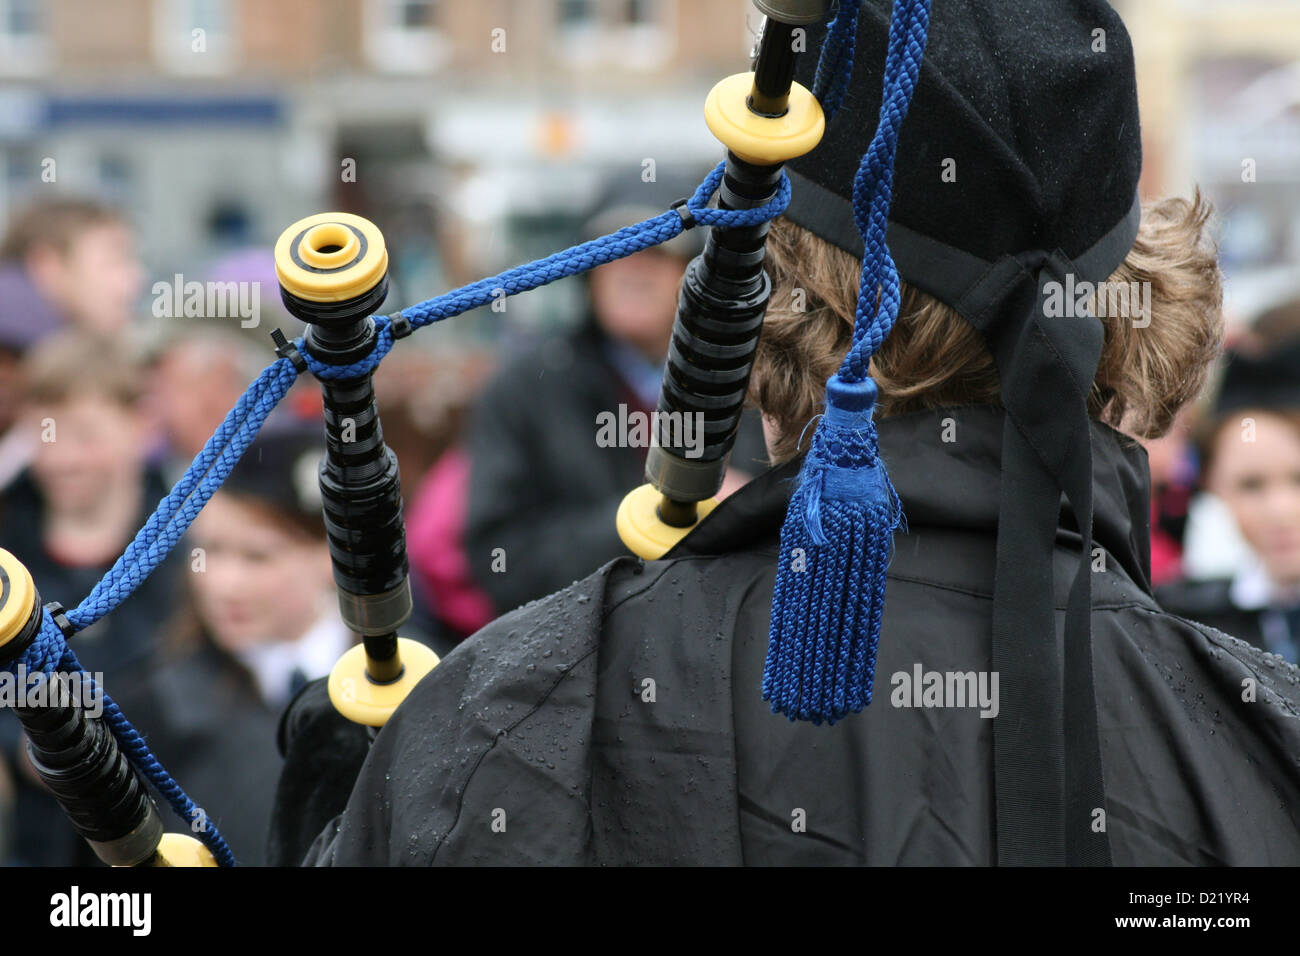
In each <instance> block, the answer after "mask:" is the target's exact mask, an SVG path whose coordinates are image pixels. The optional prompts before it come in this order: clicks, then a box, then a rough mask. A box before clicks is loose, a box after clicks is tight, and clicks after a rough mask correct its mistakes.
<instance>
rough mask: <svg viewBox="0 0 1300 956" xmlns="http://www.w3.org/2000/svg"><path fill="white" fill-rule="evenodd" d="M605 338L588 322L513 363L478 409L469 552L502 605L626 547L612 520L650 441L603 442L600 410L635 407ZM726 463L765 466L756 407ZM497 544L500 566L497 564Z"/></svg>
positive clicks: (539, 592) (639, 472)
mask: <svg viewBox="0 0 1300 956" xmlns="http://www.w3.org/2000/svg"><path fill="white" fill-rule="evenodd" d="M604 342H605V337H604V334H603V333H602V332H601V331H600V329H599V328H598V327H597V326H596V324H595V320H594V319H589V320H588V321H587V323H586V324H585V325H584V326H583V327H581V328H580V329H578V330H577V331H575V332H572V333H570V334H569V335H567V336H564V337H562V338H557V339H553V340H551V341H550V342H549V343H548V344H546V345H545V346H543V347H541V348H538V349H535V350H533V351H530V352H528V353H527V354H524V355H521V356H519V357H517V358H516V359H514V360H513V361H512V362H510V363H509V364H507V365H506V367H505V368H503V369H502V370H501V371H500V373H499V374H498V375H497V376H496V377H495V378H494V379H493V381H492V382H491V383H490V384H489V385H488V387H487V389H486V390H485V391H484V394H483V396H482V397H481V399H480V401H479V403H478V407H477V408H476V410H475V414H474V422H473V427H471V428H470V429H469V431H468V435H469V443H468V449H469V455H470V461H471V468H470V492H469V509H468V515H467V517H466V526H465V550H466V552H467V555H468V557H469V562H470V568H471V570H472V572H473V574H474V578H475V581H476V582H477V583H478V585H479V587H481V588H482V589H483V590H484V591H486V592H487V593H488V595H489V596H490V597H491V598H492V602H493V603H494V604H495V605H496V609H497V611H498V613H500V612H504V611H509V610H511V609H512V608H515V607H518V606H519V605H520V604H523V603H524V602H526V601H531V600H533V599H535V598H539V597H542V596H543V595H546V594H550V593H551V592H552V591H555V590H558V589H559V588H562V587H565V586H567V585H569V584H571V583H572V582H574V581H576V580H577V579H579V578H582V577H585V576H586V575H588V574H590V573H591V572H592V571H594V570H596V569H597V568H598V567H600V566H601V565H602V564H604V563H605V562H606V561H609V560H610V559H612V558H615V557H617V556H618V555H620V554H623V553H625V551H626V549H625V548H624V547H623V545H622V542H620V541H619V538H618V533H617V532H616V531H615V530H614V522H613V520H612V519H611V516H612V515H613V514H614V513H615V512H616V511H617V510H618V505H619V502H621V501H622V500H623V496H624V495H626V494H627V493H628V492H629V491H631V490H632V489H633V488H635V487H636V486H637V485H640V484H642V483H643V482H644V481H645V477H644V469H645V458H646V449H644V448H630V447H629V448H602V447H600V446H598V445H597V444H596V435H597V416H598V415H600V414H601V413H602V412H612V413H614V414H617V413H618V407H619V405H621V404H623V405H627V406H628V407H629V409H640V404H639V400H638V399H637V398H636V396H635V395H634V394H633V393H632V391H631V390H630V389H629V388H628V386H627V385H625V384H624V383H623V381H622V379H621V378H620V376H619V374H618V372H617V371H616V370H615V368H614V366H613V364H612V363H611V362H610V360H609V358H608V357H607V356H606V354H605V349H604ZM641 410H642V411H650V409H641ZM760 458H761V459H762V461H759V459H760ZM731 463H732V464H733V465H734V466H735V467H737V468H740V469H742V470H744V471H747V472H749V473H750V474H758V473H759V472H760V471H763V470H764V469H765V468H766V467H767V465H766V455H765V451H764V450H763V437H762V426H761V425H760V423H759V420H758V418H757V416H756V415H755V414H752V413H750V414H747V415H746V417H745V420H744V422H743V424H742V426H741V430H740V434H739V435H738V437H737V443H736V448H735V451H734V452H733V454H732V457H731ZM497 549H501V552H502V553H503V554H504V558H505V570H504V571H502V570H501V566H500V564H497V565H496V566H495V568H494V564H493V559H494V555H495V554H496V553H497Z"/></svg>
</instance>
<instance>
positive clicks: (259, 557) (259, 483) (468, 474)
mask: <svg viewBox="0 0 1300 956" xmlns="http://www.w3.org/2000/svg"><path fill="white" fill-rule="evenodd" d="M694 181H697V180H693V181H692V182H691V183H689V184H688V183H686V182H685V181H683V182H681V183H677V182H665V183H663V184H661V185H660V186H658V187H656V188H646V184H644V183H642V182H640V180H639V179H637V180H636V181H635V182H633V183H631V184H629V185H628V186H624V187H620V186H619V185H618V184H617V183H616V182H615V181H613V180H611V182H610V186H609V188H608V189H607V190H606V191H605V193H604V194H603V195H601V196H600V198H599V200H598V202H597V203H595V204H594V206H593V212H592V213H591V214H590V215H588V216H587V217H586V219H585V221H584V223H583V228H584V230H585V235H582V236H575V237H574V239H575V240H578V239H582V238H591V237H594V236H597V235H601V234H604V233H607V232H610V231H612V230H614V229H617V228H619V227H620V226H623V225H627V224H630V223H632V222H635V221H638V220H640V219H643V218H646V217H648V216H650V215H654V214H656V213H657V212H659V211H661V210H662V209H663V208H665V207H666V206H667V205H668V204H669V203H670V202H671V201H672V200H673V199H675V198H677V197H678V196H681V195H685V194H687V193H689V192H690V191H691V189H690V186H691V185H693V182H694ZM698 242H699V239H698V237H697V236H696V234H695V233H689V232H688V233H683V234H682V235H681V236H679V237H678V238H677V239H674V240H673V241H672V242H670V243H667V244H665V245H664V246H661V247H658V248H656V249H653V250H649V251H646V252H642V253H639V254H637V255H635V256H632V257H630V258H628V259H625V260H620V261H618V262H615V263H611V264H609V265H606V266H603V267H601V268H599V269H597V270H595V271H593V272H591V273H588V274H586V275H584V276H582V277H581V278H579V279H576V280H574V281H576V282H580V283H582V287H583V301H584V302H585V303H586V307H585V312H584V314H583V315H581V316H579V317H577V320H576V321H575V322H574V323H572V325H571V327H570V328H568V329H567V330H565V331H563V332H562V333H561V334H557V335H555V336H554V337H552V338H549V339H547V340H545V341H543V342H540V343H537V344H536V347H530V348H528V349H526V350H522V351H520V352H519V354H516V355H498V354H497V353H495V352H491V351H488V350H481V351H466V350H464V349H463V348H462V349H459V350H456V351H440V350H439V349H438V348H424V349H422V350H421V349H416V348H401V349H397V350H395V351H394V352H393V353H392V354H391V355H390V356H389V357H388V358H387V359H386V360H385V362H384V363H383V365H382V366H381V368H380V370H379V372H378V373H377V376H376V391H377V394H378V397H379V404H380V411H381V415H382V418H383V423H384V432H385V437H386V439H387V441H388V443H389V444H390V446H392V447H393V448H394V450H395V451H396V453H397V455H398V459H399V461H400V463H401V469H402V478H403V489H404V497H405V509H406V522H407V536H408V542H407V543H408V553H409V559H410V564H411V580H412V587H413V590H414V597H415V603H416V611H415V614H414V616H413V617H412V620H411V622H410V623H409V625H408V627H407V629H406V631H405V633H406V636H409V637H413V638H416V639H418V640H421V641H424V642H425V643H427V644H429V645H430V646H431V647H433V648H434V649H435V650H436V651H437V652H438V653H440V654H445V653H447V652H448V651H450V650H451V649H452V648H453V647H455V645H456V644H457V643H458V642H459V641H460V640H462V639H464V638H465V637H466V636H467V635H469V634H471V633H473V632H474V631H476V630H477V629H478V628H480V627H481V626H483V625H484V624H485V623H487V622H488V621H490V620H491V619H492V618H493V617H494V616H496V615H497V614H499V613H502V612H504V611H507V610H510V609H511V608H514V607H516V606H518V605H520V604H523V603H526V602H528V601H530V600H533V599H535V598H538V597H540V596H542V595H545V594H547V593H549V592H551V591H553V590H555V589H557V588H560V587H563V586H564V585H566V584H568V583H569V582H571V581H573V580H575V579H577V578H580V577H583V576H585V575H586V574H588V573H590V572H591V571H592V570H594V569H595V568H597V567H599V566H600V565H602V564H603V563H605V562H606V561H608V560H609V559H611V558H613V557H615V556H617V555H619V554H621V553H623V550H624V549H623V547H622V545H621V544H620V542H619V540H618V538H617V535H616V533H615V530H614V522H613V516H614V513H615V510H616V508H617V506H618V504H619V502H620V500H621V499H622V497H623V495H624V494H625V493H626V492H627V491H628V490H630V489H631V488H633V487H635V486H636V485H637V484H639V483H641V481H642V480H643V478H642V471H643V467H644V457H645V449H644V448H637V447H627V448H598V447H597V444H596V442H595V440H594V437H595V433H596V428H595V423H596V421H597V416H599V415H600V414H601V413H603V412H608V411H610V410H615V409H618V408H619V407H620V406H626V407H627V408H628V409H629V410H637V411H642V412H646V413H648V412H650V411H652V410H653V409H654V407H655V404H656V401H657V396H658V390H659V386H660V380H661V376H662V372H663V367H664V362H665V358H666V355H667V353H668V349H669V342H670V334H671V326H672V320H673V315H674V310H675V304H676V294H677V287H678V284H679V282H680V279H681V276H682V272H683V269H684V268H685V265H686V263H687V262H688V261H689V259H690V258H691V257H692V256H694V255H695V254H696V253H697V252H698V251H699V248H700V246H699V245H698ZM248 255H252V256H253V259H254V260H256V262H255V265H254V266H253V267H252V268H251V270H246V271H248V272H249V274H254V273H257V272H258V271H259V270H260V271H261V272H263V273H265V274H270V263H271V253H270V250H269V249H267V250H262V251H261V252H260V253H256V254H248ZM0 257H2V259H3V262H0V488H2V490H0V547H3V548H5V549H7V550H9V551H11V552H13V553H14V554H15V555H16V556H17V557H18V558H19V559H20V560H21V561H23V562H24V563H25V564H26V566H27V567H28V568H29V569H30V570H31V572H32V574H33V576H34V578H35V581H36V583H37V586H38V588H39V589H40V592H41V599H42V600H43V601H60V602H62V603H64V604H67V605H73V604H75V603H76V602H78V601H80V600H81V599H82V598H84V597H85V596H86V595H87V594H88V593H89V592H90V590H91V588H92V587H93V586H94V584H95V583H96V582H97V581H98V580H99V579H100V578H101V577H102V576H103V575H104V574H105V573H106V572H107V571H108V570H109V568H110V567H111V566H112V565H113V563H114V561H115V560H116V559H117V557H118V556H119V555H120V554H121V553H122V550H123V548H124V547H125V546H126V545H127V543H128V542H129V541H130V540H131V538H132V537H133V536H134V534H135V533H136V531H137V530H138V529H139V528H140V526H141V525H142V524H143V523H144V521H145V519H146V518H147V517H148V515H149V514H150V513H151V512H152V510H153V509H154V507H155V506H156V504H157V502H158V500H159V499H160V498H161V497H162V496H163V495H165V494H166V492H167V490H168V489H169V488H170V487H171V485H172V484H173V483H174V482H175V481H176V480H177V479H178V478H179V477H180V476H181V475H182V474H183V473H184V471H185V469H186V468H187V466H188V465H189V463H190V462H191V460H192V459H193V458H194V456H195V455H196V454H197V453H198V452H199V451H200V450H201V449H202V448H203V445H204V443H205V442H206V441H207V439H208V437H209V436H210V435H211V434H212V432H213V431H214V429H215V428H216V427H217V426H218V425H219V423H220V422H221V420H222V419H223V417H224V416H225V414H226V413H227V411H228V410H229V409H230V408H231V407H232V406H233V405H234V404H235V402H236V400H237V399H238V397H239V396H240V394H241V393H242V392H243V390H244V389H245V388H246V387H247V385H248V384H249V382H250V381H251V380H252V379H253V378H254V377H255V376H256V374H257V373H258V371H259V370H260V369H261V368H262V367H264V366H265V365H266V364H267V363H268V362H269V361H270V360H271V359H272V358H273V354H272V353H271V349H270V345H269V339H267V337H266V335H265V333H266V331H267V330H266V329H265V328H263V329H261V330H259V331H258V336H257V337H254V336H251V335H249V334H246V333H245V332H244V331H243V330H241V329H239V328H238V323H237V322H233V321H229V320H227V321H212V322H205V321H203V320H202V319H199V320H197V321H190V320H184V319H175V320H167V321H166V322H163V323H161V324H158V323H154V325H153V326H152V328H153V331H152V332H149V333H145V334H142V333H141V332H140V329H142V328H143V327H145V326H146V325H148V323H145V322H142V321H140V320H141V318H142V316H143V315H144V314H147V311H148V310H147V307H146V306H143V305H142V303H145V302H147V298H148V297H147V291H146V279H145V276H146V271H145V269H144V267H143V265H142V263H141V262H140V260H139V259H138V257H137V254H136V252H135V251H134V244H133V237H132V232H131V229H130V228H129V227H128V225H127V222H126V220H125V219H123V218H122V217H121V216H120V215H119V214H118V213H117V212H115V211H114V210H112V209H111V208H109V207H107V206H104V205H101V204H100V203H98V202H95V201H90V200H81V199H68V198H57V199H48V200H43V201H41V202H38V203H37V204H35V205H33V206H31V207H30V208H28V209H26V210H24V211H21V212H20V213H19V214H17V215H15V216H14V217H12V218H11V220H10V223H9V226H8V231H7V233H6V235H5V237H4V239H3V243H2V244H0ZM270 281H271V282H273V280H270ZM276 294H277V290H276V289H275V287H274V285H271V287H270V288H269V289H267V288H264V289H263V290H262V300H263V301H264V302H269V301H271V300H274V299H275V298H276ZM403 304H406V303H403ZM1238 318H1246V319H1250V320H1251V321H1249V322H1247V323H1243V324H1241V325H1240V326H1239V327H1238V331H1237V332H1236V333H1234V335H1233V337H1232V340H1231V341H1230V343H1229V350H1228V352H1227V353H1226V354H1225V356H1224V360H1223V362H1222V363H1221V365H1222V367H1221V369H1220V373H1219V374H1218V375H1217V376H1216V385H1215V388H1214V389H1213V391H1212V393H1211V394H1210V395H1208V396H1206V398H1205V400H1204V401H1203V402H1202V403H1201V404H1200V405H1198V406H1197V407H1196V408H1195V409H1193V410H1192V411H1191V412H1190V413H1188V414H1185V415H1184V416H1183V417H1182V418H1180V419H1179V420H1178V422H1177V424H1176V427H1175V428H1174V430H1173V431H1172V432H1171V433H1170V434H1169V435H1168V436H1167V437H1165V438H1162V439H1160V440H1158V441H1153V442H1150V443H1148V451H1149V454H1150V464H1151V489H1152V512H1151V570H1152V582H1151V583H1152V585H1153V586H1154V587H1155V588H1156V593H1157V595H1158V597H1159V598H1160V599H1161V601H1162V603H1164V604H1165V606H1166V607H1167V608H1168V609H1170V610H1172V611H1174V612H1176V613H1179V614H1182V615H1183V616H1186V617H1190V618H1193V619H1196V620H1199V621H1202V622H1205V623H1208V624H1211V625H1213V626H1216V627H1219V628H1221V629H1222V630H1225V631H1227V632H1228V633H1230V634H1232V635H1234V636H1236V637H1239V638H1241V639H1243V640H1246V641H1250V642H1252V643H1255V644H1257V645H1259V646H1261V647H1264V648H1265V649H1267V650H1269V651H1272V652H1273V653H1276V654H1278V655H1280V656H1281V657H1283V658H1285V659H1286V660H1288V661H1290V662H1292V663H1295V662H1297V661H1298V660H1300V300H1296V301H1293V302H1289V303H1285V304H1283V305H1280V306H1277V307H1275V308H1273V309H1271V310H1270V311H1268V312H1266V313H1265V314H1263V315H1260V316H1257V317H1238ZM1155 321H1159V317H1158V316H1157V317H1155ZM292 331H295V332H296V330H292ZM425 334H426V335H428V336H434V335H436V333H425ZM259 338H260V339H266V341H259ZM322 454H323V441H322V422H321V407H320V396H319V389H318V387H317V385H316V383H315V382H314V381H313V380H311V379H310V378H309V377H304V379H302V380H300V381H299V382H298V383H297V384H296V385H295V387H294V389H293V391H291V393H290V395H289V396H288V398H287V399H286V400H285V401H284V402H283V403H282V404H281V406H280V407H279V408H278V409H277V410H276V412H275V413H274V415H273V416H272V418H271V419H270V420H268V422H267V424H266V426H265V427H264V430H263V433H262V434H261V435H260V436H259V438H258V439H257V441H256V442H254V444H253V445H252V447H250V448H249V450H248V451H247V452H246V454H245V455H244V457H243V459H242V461H241V462H240V464H239V466H238V467H237V468H236V469H235V471H234V473H233V474H232V475H231V476H230V478H229V479H228V481H227V482H226V484H225V485H224V487H223V488H222V490H221V491H220V492H218V493H217V494H216V496H215V497H214V498H213V499H212V501H211V502H210V504H209V505H208V506H207V507H206V508H205V509H204V510H203V512H202V513H201V514H200V515H199V517H198V518H197V520H196V521H195V523H194V525H193V527H192V528H191V530H190V533H189V534H188V535H187V537H186V539H185V540H183V541H182V543H181V544H180V545H179V546H178V547H177V548H176V549H175V550H174V551H173V552H172V554H171V555H170V557H169V558H168V559H167V561H166V562H165V563H164V564H163V565H162V566H161V567H159V568H158V570H157V571H156V572H155V573H154V574H153V575H152V576H151V577H150V578H149V579H148V580H146V581H145V582H144V583H143V584H142V585H141V586H140V587H139V588H138V589H137V590H136V591H135V593H134V594H133V595H132V596H131V597H130V598H128V599H127V600H126V601H125V603H123V604H122V606H121V607H120V608H118V609H117V610H116V611H115V612H114V613H113V614H111V615H109V616H108V617H106V618H105V619H103V620H101V621H99V622H98V623H97V624H95V625H94V626H92V627H90V628H88V629H87V630H85V631H83V632H80V633H78V634H77V635H76V637H75V638H74V649H75V651H76V653H77V654H78V656H79V658H80V660H81V661H82V663H83V664H84V665H85V667H86V669H87V670H89V671H91V672H94V673H97V674H102V675H103V680H104V683H105V684H106V686H107V687H108V688H109V689H110V693H111V694H112V695H113V697H114V698H115V699H116V700H117V701H118V702H119V703H120V704H121V706H122V708H123V710H124V711H125V713H126V714H127V716H128V717H129V718H130V719H131V720H132V721H133V722H134V723H135V724H136V726H137V728H138V729H139V730H140V731H141V732H142V733H143V734H144V736H145V738H146V739H147V741H148V743H149V744H150V746H151V747H152V748H153V749H154V751H155V753H156V754H157V755H158V757H159V758H160V759H161V760H162V762H163V763H164V765H165V766H167V767H168V768H169V770H170V771H171V772H172V773H173V775H174V776H176V777H177V779H179V780H180V781H182V783H183V784H184V785H185V786H186V787H187V788H188V789H189V790H190V791H191V792H192V793H193V794H195V795H196V796H197V797H198V799H200V800H201V801H202V805H203V809H204V811H205V813H206V814H207V816H208V817H209V818H211V819H212V820H213V821H215V822H216V823H217V824H218V825H219V826H220V827H221V828H222V829H223V831H224V832H225V834H226V836H227V838H228V840H229V841H230V842H231V844H232V845H233V846H234V847H235V848H236V851H237V853H238V855H239V856H240V858H241V859H242V860H243V861H244V862H248V863H258V862H260V861H261V860H262V854H263V853H264V847H265V834H266V828H267V825H268V822H269V816H270V809H271V805H272V801H273V798H274V792H275V786H276V781H277V778H278V772H279V764H280V754H279V753H278V751H277V743H276V741H277V727H278V722H279V719H280V714H281V713H282V711H283V709H284V707H285V705H286V704H287V703H288V701H289V700H290V699H291V698H292V697H293V695H294V694H295V693H296V692H297V691H298V690H299V689H301V688H302V687H303V686H304V685H305V684H306V683H307V682H309V681H312V680H314V679H316V678H319V677H322V676H324V675H325V674H326V673H328V671H329V669H330V667H331V666H332V665H333V663H334V662H335V660H336V659H337V658H338V657H339V655H340V654H341V653H342V652H343V651H344V650H345V649H346V648H347V647H348V646H349V645H350V644H351V643H352V641H353V640H354V636H353V635H352V634H351V633H350V632H349V631H347V629H346V628H344V626H343V624H342V622H341V620H340V617H339V613H338V609H337V600H336V595H335V591H334V585H333V578H332V573H331V567H330V560H329V552H328V546H327V539H326V532H325V528H324V525H323V523H322V521H321V517H320V499H319V490H318V487H317V483H316V482H317V467H318V464H319V461H320V458H321V455H322ZM765 467H766V453H765V451H764V447H763V442H762V433H761V425H760V423H759V422H758V421H757V420H752V419H751V420H747V421H746V423H745V425H744V427H743V428H742V431H741V433H740V435H739V437H738V442H737V446H736V451H735V453H734V454H733V457H732V461H731V471H730V473H729V474H728V476H727V479H726V484H725V485H724V488H723V494H724V495H725V494H728V493H730V492H732V491H734V490H735V489H736V488H739V487H740V486H741V485H743V484H744V482H745V481H746V480H748V479H749V478H750V477H752V476H753V475H755V474H757V473H758V472H760V471H762V470H763V469H764V468H765ZM0 860H3V861H4V862H5V863H8V864H11V865H58V864H79V863H88V862H92V858H91V856H90V853H89V851H88V849H87V848H86V846H85V844H84V841H82V840H80V839H79V838H78V837H76V835H75V834H74V833H73V831H72V829H71V828H70V827H69V826H68V825H67V823H66V822H65V821H64V819H63V817H62V815H61V812H60V811H59V809H58V807H57V806H56V805H55V804H54V802H53V800H52V799H51V798H50V797H49V796H48V794H47V793H46V792H45V791H44V789H43V788H42V786H41V785H40V783H39V782H38V781H37V779H36V777H35V775H34V774H33V773H32V771H31V769H30V767H29V766H28V765H27V762H26V758H25V752H24V748H23V746H22V734H21V729H20V728H19V726H18V724H17V721H16V720H15V719H14V718H13V717H12V715H11V714H8V713H3V714H0Z"/></svg>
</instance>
